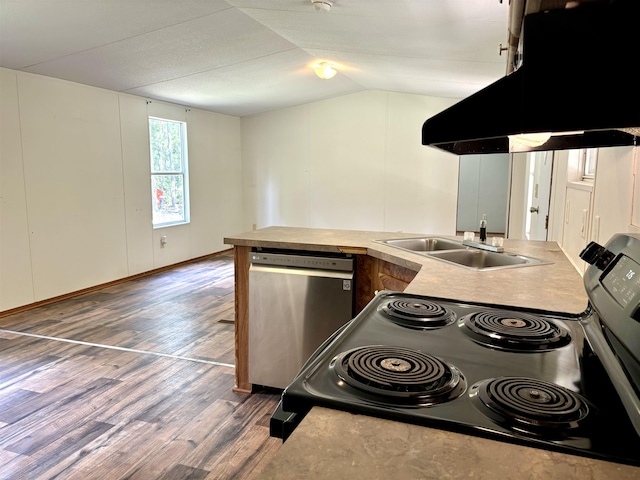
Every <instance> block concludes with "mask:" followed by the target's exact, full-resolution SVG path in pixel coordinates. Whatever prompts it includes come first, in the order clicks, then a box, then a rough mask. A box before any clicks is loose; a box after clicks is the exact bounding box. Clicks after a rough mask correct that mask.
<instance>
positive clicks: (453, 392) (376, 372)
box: [282, 291, 640, 465]
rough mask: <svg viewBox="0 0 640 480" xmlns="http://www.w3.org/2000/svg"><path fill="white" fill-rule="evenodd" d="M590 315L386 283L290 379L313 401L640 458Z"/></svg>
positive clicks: (291, 403)
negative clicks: (414, 291) (589, 325)
mask: <svg viewBox="0 0 640 480" xmlns="http://www.w3.org/2000/svg"><path fill="white" fill-rule="evenodd" d="M588 321H592V319H591V318H590V317H589V314H588V312H585V313H584V314H583V315H575V316H572V315H563V314H557V313H554V312H546V311H536V310H522V309H513V308H510V307H501V306H495V305H483V304H478V303H475V304H470V303H462V302H452V301H450V300H444V299H439V298H431V297H424V296H417V295H408V294H403V293H399V292H389V291H384V292H380V293H379V294H378V295H377V296H376V297H375V298H374V299H373V301H372V302H371V303H370V304H369V305H368V306H367V307H366V308H365V309H364V310H363V311H362V312H361V313H360V314H359V315H358V316H357V317H356V318H355V319H354V320H353V321H352V322H351V324H349V325H348V327H346V328H345V329H344V330H343V331H342V332H341V333H340V334H339V335H338V336H337V337H336V338H334V339H333V341H331V342H330V343H328V344H326V345H325V346H324V349H323V350H322V351H321V353H319V354H318V356H316V357H315V358H314V359H313V360H312V361H311V362H310V363H309V364H308V365H307V366H306V367H305V369H304V370H303V371H302V372H301V374H300V375H299V376H298V377H297V378H296V380H294V382H293V383H292V384H291V385H290V386H289V387H288V388H287V389H286V390H285V392H284V393H283V396H282V408H283V410H285V411H287V412H297V413H299V414H301V415H304V414H305V413H306V412H307V411H308V410H309V409H310V408H312V407H313V406H323V407H329V408H334V409H339V410H345V411H349V412H353V413H364V414H367V415H372V416H376V417H381V418H387V419H392V420H399V421H402V422H408V423H413V424H419V425H424V426H429V427H435V428H442V429H446V430H451V431H454V432H461V433H468V434H473V435H479V436H484V437H488V438H492V439H498V440H503V441H507V442H511V443H518V444H523V445H529V446H535V447H540V448H544V449H549V450H556V451H560V452H565V453H573V454H578V455H583V456H587V457H593V458H600V459H605V460H611V461H616V462H622V463H629V464H633V465H640V459H639V458H638V457H639V456H638V453H637V452H638V451H640V439H639V438H638V435H637V434H636V432H635V430H634V429H633V427H632V425H631V423H630V422H629V419H628V417H627V416H626V414H625V411H624V408H623V406H622V405H621V402H620V400H619V397H618V396H617V394H616V391H615V389H614V387H613V386H612V385H611V382H610V380H609V378H608V376H607V375H606V373H605V371H604V369H603V367H602V365H601V364H600V362H599V361H598V359H597V358H596V356H595V355H594V353H593V352H592V350H591V348H590V346H589V342H588V340H587V338H586V336H585V333H584V330H583V326H582V322H588Z"/></svg>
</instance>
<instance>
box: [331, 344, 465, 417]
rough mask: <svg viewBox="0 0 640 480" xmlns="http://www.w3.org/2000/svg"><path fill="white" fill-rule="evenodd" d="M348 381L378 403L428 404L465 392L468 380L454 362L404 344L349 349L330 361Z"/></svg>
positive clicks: (351, 385)
mask: <svg viewBox="0 0 640 480" xmlns="http://www.w3.org/2000/svg"><path fill="white" fill-rule="evenodd" d="M330 369H332V370H333V371H334V372H335V374H336V375H337V377H338V378H339V379H340V380H341V381H343V382H344V383H345V384H347V385H349V386H350V387H352V388H354V389H356V390H357V391H359V392H361V393H363V394H365V396H366V397H368V398H369V399H374V400H375V401H376V402H381V403H389V404H393V405H397V404H399V403H401V404H403V405H404V406H412V405H413V406H428V405H435V404H438V403H443V402H446V401H449V400H452V399H454V398H457V397H459V396H460V395H462V394H463V393H464V392H465V390H466V381H465V379H464V376H463V375H462V373H461V372H460V371H459V370H458V369H457V368H456V367H454V366H453V365H450V364H447V363H446V362H444V361H443V360H441V359H440V358H438V357H435V356H433V355H427V354H425V353H422V352H420V351H418V350H412V349H408V348H403V347H394V346H382V345H371V346H364V347H359V348H354V349H352V350H348V351H346V352H343V353H341V354H339V355H338V356H336V357H335V358H334V359H333V360H332V361H331V364H330Z"/></svg>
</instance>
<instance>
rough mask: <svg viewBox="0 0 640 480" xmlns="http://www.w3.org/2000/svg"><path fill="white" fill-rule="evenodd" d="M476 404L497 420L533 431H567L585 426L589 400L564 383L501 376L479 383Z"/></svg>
mask: <svg viewBox="0 0 640 480" xmlns="http://www.w3.org/2000/svg"><path fill="white" fill-rule="evenodd" d="M469 396H470V397H471V399H472V403H473V404H474V406H475V407H476V408H478V410H480V411H481V412H482V413H484V414H485V415H487V416H488V417H490V418H491V419H493V420H494V421H496V422H497V423H499V424H501V425H503V426H508V427H511V428H513V429H515V430H523V431H527V432H530V433H543V432H544V433H546V434H549V433H553V432H555V433H563V432H566V431H568V430H570V431H573V430H574V429H576V428H578V427H580V426H582V424H583V422H584V421H585V419H586V418H587V415H588V414H589V410H590V409H589V406H588V404H587V401H586V400H585V399H583V398H582V397H581V396H580V395H578V394H577V393H575V392H572V391H571V390H568V389H566V388H564V387H562V386H560V385H555V384H553V383H548V382H544V381H541V380H535V379H531V378H525V377H499V378H493V379H489V380H483V381H481V382H478V383H476V384H475V385H473V386H472V387H471V389H470V390H469Z"/></svg>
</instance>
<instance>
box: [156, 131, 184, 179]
mask: <svg viewBox="0 0 640 480" xmlns="http://www.w3.org/2000/svg"><path fill="white" fill-rule="evenodd" d="M149 138H150V141H151V171H152V172H153V173H162V172H182V124H181V123H180V122H172V121H169V120H159V119H157V118H150V119H149Z"/></svg>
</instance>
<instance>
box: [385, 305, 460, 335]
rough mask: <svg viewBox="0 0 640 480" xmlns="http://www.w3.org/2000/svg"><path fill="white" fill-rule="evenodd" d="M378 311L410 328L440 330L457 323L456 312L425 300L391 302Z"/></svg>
mask: <svg viewBox="0 0 640 480" xmlns="http://www.w3.org/2000/svg"><path fill="white" fill-rule="evenodd" d="M378 310H379V311H381V312H382V313H383V314H384V315H385V316H387V317H388V318H389V319H390V320H391V321H393V322H394V323H397V324H398V325H402V326H403V327H408V328H419V329H430V328H439V327H444V326H446V325H449V324H451V323H453V322H455V321H456V314H455V313H454V312H452V311H451V310H449V309H448V308H446V307H443V306H442V305H439V304H437V303H435V302H432V301H429V300H423V299H408V300H403V299H397V300H391V301H389V302H386V303H384V304H383V305H381V306H380V307H378Z"/></svg>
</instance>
